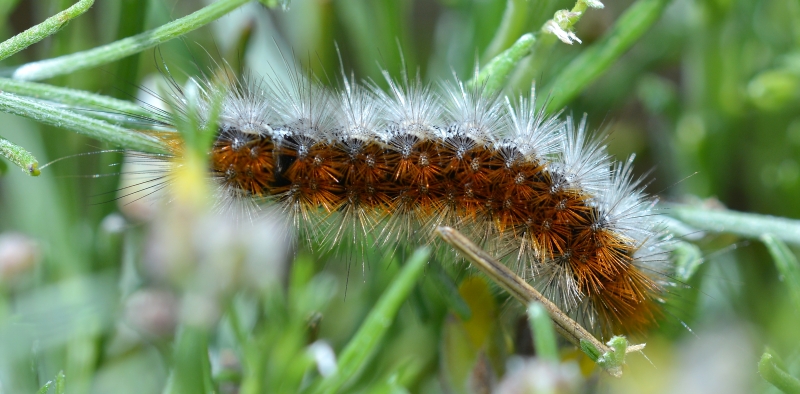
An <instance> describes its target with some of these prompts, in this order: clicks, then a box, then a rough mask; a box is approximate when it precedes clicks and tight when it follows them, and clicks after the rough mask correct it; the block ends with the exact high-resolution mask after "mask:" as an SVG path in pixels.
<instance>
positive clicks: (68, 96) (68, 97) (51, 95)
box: [0, 78, 152, 116]
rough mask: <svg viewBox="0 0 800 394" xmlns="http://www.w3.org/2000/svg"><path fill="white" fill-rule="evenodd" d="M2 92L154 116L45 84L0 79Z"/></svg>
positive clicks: (120, 103) (110, 100)
mask: <svg viewBox="0 0 800 394" xmlns="http://www.w3.org/2000/svg"><path fill="white" fill-rule="evenodd" d="M0 90H2V91H3V92H7V93H14V94H18V95H21V96H29V97H34V98H38V99H42V100H49V101H56V102H59V103H62V104H68V105H72V106H79V107H89V108H96V109H103V110H108V111H110V112H117V113H122V114H126V115H140V116H152V114H151V113H150V112H149V111H147V110H146V109H145V108H142V107H140V106H138V105H136V104H134V103H131V102H129V101H124V100H118V99H115V98H111V97H108V96H102V95H99V94H94V93H89V92H85V91H82V90H77V89H69V88H62V87H58V86H53V85H48V84H44V83H36V82H27V81H17V80H13V79H8V78H0Z"/></svg>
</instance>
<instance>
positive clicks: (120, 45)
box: [14, 0, 249, 81]
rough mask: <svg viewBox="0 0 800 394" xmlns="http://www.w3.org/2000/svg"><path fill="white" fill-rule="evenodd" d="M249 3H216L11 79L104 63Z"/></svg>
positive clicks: (27, 67)
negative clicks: (151, 28)
mask: <svg viewBox="0 0 800 394" xmlns="http://www.w3.org/2000/svg"><path fill="white" fill-rule="evenodd" d="M248 1H249V0H220V1H217V2H214V3H212V4H210V5H208V6H206V7H204V8H202V9H200V10H198V11H195V12H194V13H192V14H189V15H187V16H185V17H183V18H180V19H177V20H175V21H172V22H170V23H167V24H165V25H163V26H160V27H158V28H155V29H153V30H148V31H146V32H144V33H141V34H137V35H135V36H132V37H128V38H124V39H122V40H119V41H115V42H112V43H110V44H106V45H103V46H99V47H97V48H93V49H90V50H87V51H83V52H77V53H73V54H70V55H65V56H60V57H57V58H53V59H47V60H42V61H39V62H34V63H28V64H26V65H23V66H21V67H20V68H18V69H17V70H16V71H14V79H23V80H28V81H38V80H42V79H47V78H52V77H55V76H57V75H65V74H70V73H72V72H75V71H77V70H83V69H86V68H90V67H96V66H100V65H103V64H107V63H110V62H113V61H116V60H119V59H122V58H124V57H126V56H130V55H133V54H136V53H139V52H142V51H144V50H146V49H148V48H152V47H154V46H156V45H158V44H161V43H162V42H165V41H169V40H171V39H173V38H176V37H179V36H182V35H184V34H186V33H188V32H190V31H192V30H195V29H197V28H199V27H201V26H204V25H206V24H208V23H209V22H212V21H214V20H216V19H218V18H220V17H222V16H223V15H225V14H227V13H228V12H231V11H233V10H235V9H236V8H238V7H240V6H241V5H243V4H245V3H247V2H248Z"/></svg>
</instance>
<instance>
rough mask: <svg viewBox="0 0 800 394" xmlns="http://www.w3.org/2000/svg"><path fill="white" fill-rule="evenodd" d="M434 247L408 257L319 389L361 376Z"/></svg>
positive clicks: (332, 387) (328, 390)
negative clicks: (359, 374)
mask: <svg viewBox="0 0 800 394" xmlns="http://www.w3.org/2000/svg"><path fill="white" fill-rule="evenodd" d="M430 253H431V251H430V248H427V247H424V248H420V249H417V250H416V251H415V252H414V254H413V255H411V257H410V258H409V259H408V261H407V262H406V264H405V265H404V266H403V268H402V270H401V271H400V273H399V274H398V276H397V278H396V279H395V280H394V282H392V284H391V285H390V286H389V288H388V289H386V291H385V292H384V293H383V295H382V296H381V298H380V299H379V300H378V302H377V303H376V304H375V306H374V307H373V308H372V311H370V313H369V315H367V318H366V319H365V320H364V323H362V324H361V327H360V328H359V329H358V332H356V334H355V336H353V339H351V340H350V342H349V343H348V344H347V346H346V347H345V348H344V350H342V353H341V356H340V357H339V363H338V364H339V365H338V370H337V372H336V373H335V374H332V375H330V376H328V377H326V378H325V379H324V380H322V382H321V384H320V385H319V386H318V387H317V390H316V392H318V393H336V392H339V390H340V388H341V387H342V386H344V384H345V383H347V382H348V381H350V380H351V379H354V378H355V377H357V376H358V373H359V372H360V371H361V370H362V369H363V367H364V364H365V363H366V362H367V361H368V360H369V358H370V356H371V355H372V354H373V351H374V349H375V348H376V347H377V345H378V344H379V343H380V341H381V339H383V336H384V335H385V334H386V331H387V330H388V329H389V327H390V326H391V325H392V321H393V320H394V317H395V316H396V315H397V312H398V310H399V309H400V306H401V305H403V302H404V301H405V300H406V298H407V297H408V295H409V294H410V293H411V290H412V289H413V288H414V284H416V283H417V279H418V278H419V276H420V275H422V272H423V268H425V266H426V264H427V262H428V257H429V256H430Z"/></svg>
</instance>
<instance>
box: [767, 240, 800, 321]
mask: <svg viewBox="0 0 800 394" xmlns="http://www.w3.org/2000/svg"><path fill="white" fill-rule="evenodd" d="M761 242H764V245H767V249H768V250H769V254H771V255H772V259H773V260H775V267H777V268H778V272H780V274H781V276H782V277H783V282H784V283H786V286H788V287H789V293H791V297H792V301H793V302H794V306H795V308H796V309H797V310H800V263H798V262H797V257H796V256H795V255H794V253H792V251H791V250H789V248H788V247H787V246H786V244H785V243H783V242H781V240H779V239H777V238H776V237H775V236H774V235H772V234H764V235H762V236H761Z"/></svg>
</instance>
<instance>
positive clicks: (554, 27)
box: [544, 19, 582, 45]
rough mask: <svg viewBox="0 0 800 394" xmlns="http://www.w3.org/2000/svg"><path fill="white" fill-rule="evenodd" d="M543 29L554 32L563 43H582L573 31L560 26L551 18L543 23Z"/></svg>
mask: <svg viewBox="0 0 800 394" xmlns="http://www.w3.org/2000/svg"><path fill="white" fill-rule="evenodd" d="M544 30H545V31H546V32H549V33H552V34H555V36H556V37H558V39H559V40H561V41H562V42H563V43H565V44H569V45H572V43H573V42H576V41H577V42H578V44H581V43H582V41H581V40H580V38H578V36H576V35H575V33H573V32H571V31H568V30H564V29H562V28H561V26H559V25H558V23H556V22H555V21H554V20H552V19H551V20H549V21H547V23H545V25H544Z"/></svg>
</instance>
